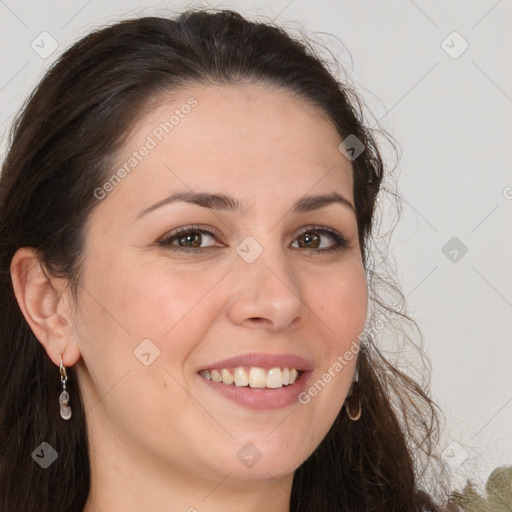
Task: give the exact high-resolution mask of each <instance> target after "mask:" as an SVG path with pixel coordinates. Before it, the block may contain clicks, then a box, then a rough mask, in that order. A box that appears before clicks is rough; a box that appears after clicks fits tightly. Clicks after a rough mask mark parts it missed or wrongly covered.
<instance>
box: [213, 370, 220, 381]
mask: <svg viewBox="0 0 512 512" xmlns="http://www.w3.org/2000/svg"><path fill="white" fill-rule="evenodd" d="M211 376H212V380H213V382H222V375H221V374H220V372H219V370H212V371H211Z"/></svg>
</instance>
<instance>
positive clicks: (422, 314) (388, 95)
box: [0, 0, 512, 485]
mask: <svg viewBox="0 0 512 512" xmlns="http://www.w3.org/2000/svg"><path fill="white" fill-rule="evenodd" d="M187 6H189V7H194V6H212V7H226V8H234V9H237V10H239V11H240V12H241V13H242V14H244V15H247V16H249V17H252V16H260V15H261V16H266V17H267V18H268V19H272V20H275V21H276V22H277V23H281V24H283V25H284V26H285V27H289V29H290V30H293V29H295V28H297V27H300V26H303V27H304V28H305V29H306V30H307V31H308V32H309V33H310V34H315V36H314V37H315V38H316V39H319V40H321V41H322V44H324V45H328V46H329V47H330V48H331V49H332V51H333V53H334V55H335V56H337V57H338V58H339V59H340V62H341V63H342V64H343V65H344V66H346V69H347V71H348V73H349V74H350V75H351V77H352V79H353V81H354V82H355V83H356V84H357V85H358V87H359V89H358V90H359V93H360V94H361V95H362V97H363V98H364V99H365V101H366V103H367V105H368V108H369V109H370V111H371V113H372V114H373V116H374V117H375V119H376V120H380V123H381V125H382V126H383V127H384V128H385V129H386V130H387V131H389V132H390V133H391V134H392V135H393V137H394V138H395V139H396V140H397V141H398V143H399V145H400V149H401V160H400V163H399V172H400V179H399V186H400V192H401V195H402V196H403V198H404V200H405V203H404V209H403V213H402V217H401V221H400V223H399V225H398V227H397V229H396V230H395V233H394V236H393V238H392V244H391V246H390V248H391V252H392V254H393V255H394V257H395V258H396V262H397V263H396V264H397V271H398V277H399V278H400V280H401V283H402V287H403V290H404V293H405V295H406V296H407V302H408V306H409V312H410V313H411V314H412V316H413V317H414V318H415V319H416V320H417V322H418V324H419V326H420V328H421V330H422V332H423V335H424V341H425V346H426V351H427V354H428V355H429V356H430V358H431V361H432V367H433V373H432V394H433V397H434V399H435V400H436V401H437V402H438V404H439V405H440V407H441V409H442V411H443V412H444V414H445V417H446V426H445V428H444V430H443V440H442V446H441V449H442V450H443V457H445V459H446V460H447V462H448V463H449V464H450V465H451V467H453V468H454V469H455V470H456V475H457V476H456V480H457V481H456V482H454V485H462V484H463V482H464V480H465V479H466V478H472V479H473V480H475V481H476V482H479V483H480V485H481V484H482V483H483V482H485V480H486V478H487V476H488V475H489V473H490V472H491V471H492V469H494V468H495V467H497V466H502V465H510V464H512V343H511V334H510V333H511V328H512V264H511V263H512V260H511V256H512V236H511V234H512V173H511V161H512V149H511V148H512V144H511V143H512V133H511V132H512V74H511V66H510V60H509V59H510V49H511V43H512V30H510V29H511V26H510V22H511V20H512V2H511V0H498V1H496V0H478V1H474V0H473V1H468V0H457V1H453V0H452V1H446V0H435V1H432V0H431V1H428V2H427V1H426V0H414V1H413V0H393V1H391V0H387V1H385V2H384V1H378V0H371V1H370V0H364V1H361V0H359V1H355V0H351V1H347V0H342V1H327V0H316V1H314V2H312V1H307V0H291V1H290V0H276V1H272V2H270V1H265V2H256V1H250V0H239V1H231V2H209V3H207V2H187V3H183V2H158V1H155V0H153V1H150V0H145V1H135V0H132V1H125V2H122V1H119V0H115V1H109V2H108V3H107V2H102V1H100V0H88V1H87V0H66V1H63V0H61V1H57V0H51V1H47V0H45V1H44V2H42V1H38V0H37V1H36V0H31V1H28V0H25V1H16V2H15V1H14V0H1V1H0V40H1V45H0V54H1V62H2V66H1V68H0V94H1V104H0V134H2V152H5V147H6V134H7V130H8V128H9V126H10V124H11V121H12V118H13V115H14V113H15V112H16V111H17V109H18V108H19V107H20V106H21V104H22V102H23V100H24V99H25V97H26V96H27V95H28V93H29V92H30V90H31V89H32V87H34V86H35V85H36V84H37V82H38V80H39V79H40V78H41V75H42V72H43V71H44V70H45V69H47V67H48V66H49V65H50V64H51V63H52V62H53V61H54V60H55V58H56V57H57V56H58V55H60V54H61V53H62V51H63V50H64V49H65V48H67V47H69V46H70V44H72V43H73V42H74V41H76V40H77V39H78V38H80V37H82V36H84V35H85V34H87V33H88V32H89V31H90V30H92V29H94V28H96V27H98V26H100V25H104V24H106V23H109V22H112V21H114V20H116V19H121V18H127V17H132V16H136V15H154V14H162V13H164V12H168V11H166V10H167V9H171V10H172V11H179V10H180V9H182V8H184V7H187ZM328 34H330V35H328ZM41 41H44V44H43V42H41ZM52 45H53V46H52ZM57 45H58V46H57ZM54 46H55V48H54ZM45 52H46V53H49V54H48V55H46V53H45Z"/></svg>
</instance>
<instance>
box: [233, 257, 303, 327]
mask: <svg viewBox="0 0 512 512" xmlns="http://www.w3.org/2000/svg"><path fill="white" fill-rule="evenodd" d="M230 276H231V279H232V296H233V298H232V301H231V303H230V307H229V317H230V319H231V321H232V322H233V323H234V324H236V325H239V326H242V327H256V328H262V329H267V330H268V331H270V332H282V331H287V330H295V329H296V328H298V327H299V326H300V325H302V324H303V323H304V322H305V320H306V318H307V316H308V314H309V307H308V306H307V304H306V303H305V302H304V300H303V297H302V294H303V291H302V290H301V286H300V279H299V277H300V276H299V275H297V273H296V272H294V270H293V268H292V266H291V265H290V262H289V261H288V260H287V258H286V255H285V254H282V251H274V252H273V253H272V254H271V253H270V250H268V249H267V250H264V251H263V253H262V254H261V255H260V256H259V257H258V258H257V259H256V261H254V262H252V263H246V262H245V261H244V260H243V259H241V258H240V259H239V260H237V261H236V263H235V266H234V268H233V270H232V271H231V272H230Z"/></svg>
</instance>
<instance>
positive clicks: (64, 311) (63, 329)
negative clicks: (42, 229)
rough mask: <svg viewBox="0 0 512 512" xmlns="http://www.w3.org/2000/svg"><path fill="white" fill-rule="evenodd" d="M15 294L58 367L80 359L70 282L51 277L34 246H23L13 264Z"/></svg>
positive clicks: (26, 316) (34, 331)
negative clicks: (72, 311) (68, 286)
mask: <svg viewBox="0 0 512 512" xmlns="http://www.w3.org/2000/svg"><path fill="white" fill-rule="evenodd" d="M11 278H12V283H13V287H14V294H15V295H16V300H17V301H18V304H19V306H20V309H21V311H22V313H23V316H24V317H25V320H26V321H27V323H28V325H29V326H30V328H31V329H32V332H33V333H34V335H35V336H36V338H37V339H38V340H39V342H40V343H41V345H43V347H44V348H45V350H46V353H47V354H48V356H49V357H50V359H51V360H52V361H53V363H54V364H55V365H57V366H59V365H60V355H61V354H62V360H63V363H64V365H65V366H73V365H74V364H76V363H77V361H78V360H79V359H80V355H81V354H80V349H79V347H78V344H77V343H76V339H75V337H74V332H73V329H72V325H73V324H72V317H71V307H70V304H71V303H70V296H69V290H68V289H67V287H66V284H67V283H66V281H65V280H63V279H60V278H52V277H50V274H49V272H48V271H47V270H46V269H45V268H44V265H43V264H42V262H41V261H40V259H39V253H38V252H37V250H36V249H34V248H33V247H21V248H20V249H18V250H17V251H16V253H15V254H14V256H13V258H12V261H11Z"/></svg>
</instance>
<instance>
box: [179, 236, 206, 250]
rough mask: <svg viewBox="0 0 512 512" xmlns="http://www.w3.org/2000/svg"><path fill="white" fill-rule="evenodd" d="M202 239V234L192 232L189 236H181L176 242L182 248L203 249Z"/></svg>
mask: <svg viewBox="0 0 512 512" xmlns="http://www.w3.org/2000/svg"><path fill="white" fill-rule="evenodd" d="M201 238H202V235H201V233H192V232H191V233H189V234H187V235H184V236H180V237H179V238H177V239H176V240H177V242H178V245H179V246H180V247H188V248H190V247H193V248H197V247H201Z"/></svg>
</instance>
